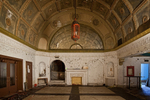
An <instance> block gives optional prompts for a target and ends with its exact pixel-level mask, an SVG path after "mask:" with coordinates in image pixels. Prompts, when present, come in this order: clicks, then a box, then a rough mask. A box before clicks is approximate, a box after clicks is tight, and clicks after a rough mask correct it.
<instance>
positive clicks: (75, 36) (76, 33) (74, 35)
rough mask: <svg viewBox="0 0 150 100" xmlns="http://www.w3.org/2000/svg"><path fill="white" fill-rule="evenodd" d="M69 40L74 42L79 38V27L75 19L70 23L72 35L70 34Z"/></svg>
mask: <svg viewBox="0 0 150 100" xmlns="http://www.w3.org/2000/svg"><path fill="white" fill-rule="evenodd" d="M71 38H72V39H73V40H74V41H77V40H78V39H79V38H80V25H79V23H78V22H77V21H76V19H75V20H74V21H73V23H72V34H71Z"/></svg>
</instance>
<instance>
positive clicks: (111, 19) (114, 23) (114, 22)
mask: <svg viewBox="0 0 150 100" xmlns="http://www.w3.org/2000/svg"><path fill="white" fill-rule="evenodd" d="M108 20H109V22H110V23H111V25H112V27H113V28H114V29H116V28H117V27H118V26H119V22H118V20H117V18H116V17H115V16H114V14H113V13H111V15H110V17H109V19H108Z"/></svg>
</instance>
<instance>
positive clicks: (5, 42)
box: [0, 33, 150, 85]
mask: <svg viewBox="0 0 150 100" xmlns="http://www.w3.org/2000/svg"><path fill="white" fill-rule="evenodd" d="M0 41H1V42H0V54H1V55H5V56H11V57H15V58H20V59H23V82H25V81H26V78H25V76H26V75H25V71H26V68H25V66H26V65H25V62H26V61H30V62H32V63H33V84H35V83H37V78H38V77H39V75H38V74H39V63H40V62H44V63H45V64H46V68H47V69H46V71H47V74H46V77H47V78H48V79H49V81H50V64H51V63H52V61H54V60H56V58H55V56H59V58H57V59H59V60H62V61H63V62H64V63H65V66H66V67H67V68H71V66H72V68H82V66H88V67H89V69H88V83H91V84H93V83H95V84H104V83H105V78H110V79H115V84H116V85H125V84H127V81H126V80H125V79H124V75H126V74H125V73H126V66H129V65H133V66H136V67H135V75H139V72H140V66H139V65H140V63H141V61H142V60H139V61H136V59H137V58H127V57H128V56H134V55H137V54H142V53H145V52H150V34H147V35H145V36H143V37H142V38H140V39H138V40H136V41H134V42H132V43H130V44H128V45H126V46H124V47H122V48H120V49H119V50H117V51H113V52H106V53H47V52H40V51H35V50H33V49H31V48H30V47H28V46H26V45H24V44H22V43H20V42H18V41H16V40H14V39H12V38H10V37H8V36H5V35H4V34H2V33H0ZM119 58H125V62H124V63H123V65H118V61H119V60H118V59H119ZM140 59H144V58H140ZM76 62H77V63H76ZM111 62H112V63H113V65H114V77H108V75H107V74H108V69H107V68H108V67H109V65H111V64H109V63H111ZM123 73H124V74H123ZM133 84H134V83H133Z"/></svg>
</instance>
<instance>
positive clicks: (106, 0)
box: [98, 0, 114, 6]
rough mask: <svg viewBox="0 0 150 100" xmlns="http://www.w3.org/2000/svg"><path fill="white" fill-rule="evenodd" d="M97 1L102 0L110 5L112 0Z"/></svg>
mask: <svg viewBox="0 0 150 100" xmlns="http://www.w3.org/2000/svg"><path fill="white" fill-rule="evenodd" d="M98 1H104V2H106V3H107V4H108V5H109V6H111V5H112V4H113V2H114V0H98Z"/></svg>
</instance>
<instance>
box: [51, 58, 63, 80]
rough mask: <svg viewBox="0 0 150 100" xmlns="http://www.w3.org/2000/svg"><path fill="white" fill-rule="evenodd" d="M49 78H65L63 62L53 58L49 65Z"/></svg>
mask: <svg viewBox="0 0 150 100" xmlns="http://www.w3.org/2000/svg"><path fill="white" fill-rule="evenodd" d="M50 77H51V80H65V64H64V63H63V62H62V61H60V60H55V61H53V62H52V63H51V65H50Z"/></svg>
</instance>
